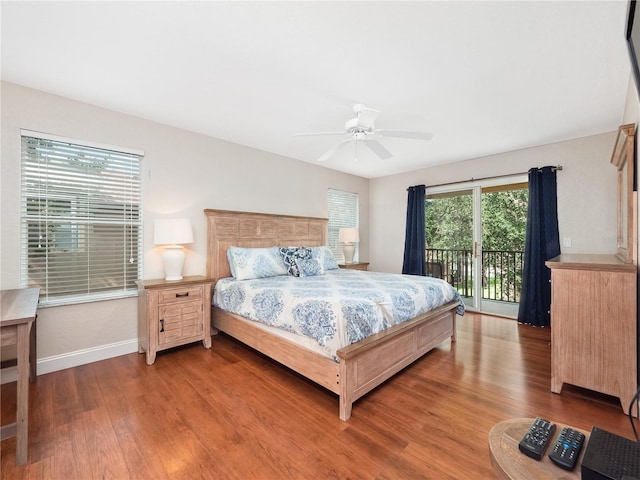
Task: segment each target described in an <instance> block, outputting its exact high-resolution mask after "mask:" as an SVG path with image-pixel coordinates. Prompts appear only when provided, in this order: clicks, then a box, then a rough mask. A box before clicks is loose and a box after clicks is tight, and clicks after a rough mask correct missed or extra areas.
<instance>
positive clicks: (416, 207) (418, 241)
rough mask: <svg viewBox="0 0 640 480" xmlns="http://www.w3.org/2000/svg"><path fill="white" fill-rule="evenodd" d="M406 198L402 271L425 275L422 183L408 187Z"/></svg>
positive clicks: (409, 273) (423, 188)
mask: <svg viewBox="0 0 640 480" xmlns="http://www.w3.org/2000/svg"><path fill="white" fill-rule="evenodd" d="M407 190H408V192H409V193H408V198H407V222H406V231H405V239H404V261H403V263H402V273H403V274H408V275H423V276H424V275H426V263H425V262H426V258H425V248H426V229H425V227H426V225H425V218H424V217H425V192H426V187H425V186H424V185H415V186H413V187H409V188H408V189H407Z"/></svg>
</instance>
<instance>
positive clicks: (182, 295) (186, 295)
mask: <svg viewBox="0 0 640 480" xmlns="http://www.w3.org/2000/svg"><path fill="white" fill-rule="evenodd" d="M188 296H189V292H187V293H176V298H180V297H188Z"/></svg>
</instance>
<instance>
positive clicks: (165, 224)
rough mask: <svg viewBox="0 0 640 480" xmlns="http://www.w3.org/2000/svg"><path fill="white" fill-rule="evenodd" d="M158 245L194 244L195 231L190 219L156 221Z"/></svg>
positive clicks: (155, 236)
mask: <svg viewBox="0 0 640 480" xmlns="http://www.w3.org/2000/svg"><path fill="white" fill-rule="evenodd" d="M153 243H155V244H156V245H184V244H185V243H193V230H192V229H191V222H190V221H189V219H188V218H163V219H160V220H156V223H155V228H154V231H153Z"/></svg>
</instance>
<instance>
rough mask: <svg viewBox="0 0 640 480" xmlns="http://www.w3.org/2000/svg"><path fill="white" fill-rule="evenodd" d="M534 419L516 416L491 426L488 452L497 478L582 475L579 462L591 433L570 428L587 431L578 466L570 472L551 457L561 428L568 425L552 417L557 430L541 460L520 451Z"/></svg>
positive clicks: (543, 479)
mask: <svg viewBox="0 0 640 480" xmlns="http://www.w3.org/2000/svg"><path fill="white" fill-rule="evenodd" d="M534 420H535V419H534V418H513V419H510V420H504V421H502V422H500V423H497V424H496V425H494V427H493V428H492V429H491V432H490V433H489V452H490V455H491V463H492V464H493V468H494V470H495V472H496V475H497V476H498V478H502V479H506V480H531V479H533V478H535V479H536V480H558V479H561V480H565V479H567V480H568V479H578V478H582V475H581V474H580V464H581V463H582V457H583V456H584V451H585V450H586V446H587V442H588V440H589V432H585V431H584V430H580V429H579V428H575V427H571V428H575V430H578V431H579V432H582V433H584V435H585V436H586V439H585V443H584V445H583V447H582V451H581V452H580V457H579V458H578V462H577V463H576V468H575V469H574V470H573V471H571V472H569V471H567V470H564V469H562V468H560V467H558V466H557V465H556V464H555V463H553V462H552V461H551V460H550V459H549V456H548V454H549V452H550V451H551V449H552V448H553V444H554V443H555V442H556V440H557V439H558V436H559V435H560V431H561V430H562V427H565V426H567V425H562V424H559V423H556V422H553V420H551V421H552V422H553V423H556V431H555V432H554V434H553V437H552V439H551V441H550V442H549V444H548V446H547V450H546V451H545V453H544V456H543V457H542V459H541V460H535V459H533V458H530V457H528V456H526V455H525V454H524V453H522V452H521V451H520V449H519V448H518V444H519V443H520V440H521V439H522V437H523V436H524V434H525V433H527V430H528V429H529V427H530V426H531V424H532V423H533V421H534Z"/></svg>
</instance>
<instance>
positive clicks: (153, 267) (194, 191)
mask: <svg viewBox="0 0 640 480" xmlns="http://www.w3.org/2000/svg"><path fill="white" fill-rule="evenodd" d="M0 85H1V94H2V105H1V109H2V110H1V114H2V116H1V120H2V125H1V126H2V130H1V132H2V149H1V157H0V160H1V163H0V165H1V169H0V175H1V178H0V182H1V183H0V186H1V196H0V201H1V205H0V206H1V209H0V211H1V212H2V213H1V217H0V220H1V222H0V227H1V229H0V240H1V242H0V286H1V287H2V288H16V287H19V286H20V280H19V279H20V263H19V255H18V252H19V251H20V233H19V226H20V210H19V203H18V199H19V198H20V186H19V185H20V135H19V133H20V129H21V128H24V129H28V130H35V131H41V132H46V133H50V134H55V135H60V136H65V137H70V138H74V139H78V140H87V141H92V142H97V143H103V144H108V145H113V146H120V147H128V148H134V149H139V150H143V151H144V152H145V157H144V162H143V196H144V212H143V214H144V226H145V233H144V252H145V254H144V275H143V276H144V278H145V279H149V278H157V277H161V276H162V264H161V262H160V258H159V254H160V250H159V249H157V248H155V247H154V246H153V243H152V235H153V234H152V230H153V229H152V226H153V221H154V220H155V219H156V218H158V217H161V216H180V217H183V216H184V217H188V218H190V219H191V221H192V223H193V226H194V235H195V242H194V243H193V244H192V245H190V248H189V250H188V256H187V262H186V265H185V274H187V275H198V274H203V273H204V271H205V262H206V245H205V237H206V225H205V220H204V215H203V214H202V210H203V209H204V208H220V209H231V210H245V211H260V212H268V213H287V214H291V215H310V216H319V217H326V216H327V206H326V191H327V188H337V189H341V190H346V191H351V192H357V193H358V194H359V196H360V226H361V243H360V248H361V254H360V256H361V259H363V260H365V261H366V260H369V261H370V262H371V269H372V270H380V271H389V272H399V271H400V270H401V268H402V257H403V248H404V228H405V212H406V188H407V187H408V186H410V185H416V184H420V183H424V184H426V185H432V184H438V183H444V182H453V181H462V180H468V179H470V178H479V177H485V176H490V175H503V174H510V173H518V172H523V171H526V170H528V169H529V168H531V167H533V166H543V165H557V164H561V165H562V166H563V171H561V172H559V174H558V216H559V223H560V235H561V238H562V237H571V239H572V247H571V249H566V248H563V251H566V252H569V251H571V252H575V253H583V252H593V253H613V252H614V251H615V231H616V225H615V224H616V210H615V169H614V168H613V167H612V166H611V165H610V164H609V158H610V155H611V149H612V147H613V140H614V138H615V132H610V133H606V134H602V135H595V136H592V137H586V138H581V139H577V140H572V141H568V142H561V143H556V144H551V145H544V146H540V147H535V148H529V149H524V150H519V151H516V152H509V153H504V154H500V155H494V156H491V157H486V158H481V159H475V160H468V161H464V162H458V163H456V164H452V165H443V166H439V167H433V168H428V169H423V170H419V171H416V172H410V173H404V174H401V175H394V176H389V177H384V178H378V179H372V180H367V179H364V178H360V177H355V176H352V175H346V174H342V173H339V172H336V171H333V170H329V169H325V168H321V167H318V166H315V165H310V164H307V163H303V162H298V161H294V160H291V159H288V158H285V157H281V156H278V155H274V154H270V153H266V152H262V151H258V150H254V149H251V148H248V147H244V146H241V145H236V144H232V143H229V142H225V141H222V140H218V139H215V138H211V137H206V136H203V135H198V134H195V133H191V132H187V131H184V130H179V129H176V128H172V127H170V126H166V125H161V124H157V123H154V122H150V121H147V120H143V119H140V118H136V117H133V116H128V115H123V114H120V113H117V112H113V111H109V110H105V109H102V108H98V107H95V106H92V105H88V104H84V103H80V102H76V101H72V100H69V99H66V98H62V97H58V96H55V95H50V94H46V93H43V92H39V91H36V90H31V89H28V88H24V87H20V86H17V85H13V84H7V83H2V84H0ZM630 97H631V100H628V104H629V105H630V106H629V105H628V108H627V110H628V111H629V112H630V113H628V115H630V116H633V117H634V118H635V119H637V116H638V114H637V112H638V106H637V104H638V101H637V96H635V90H631V89H630ZM634 121H635V120H634ZM283 172H286V174H285V173H283ZM136 312H137V304H136V299H135V298H130V299H123V300H112V301H105V302H95V303H91V304H82V305H73V306H66V307H52V308H43V309H41V311H40V313H39V317H38V348H39V351H38V356H39V358H40V360H41V364H40V367H39V368H40V372H43V373H44V372H46V371H52V370H55V369H58V368H60V367H61V366H64V365H67V366H72V365H74V364H79V363H82V362H83V359H85V360H87V359H88V360H91V359H100V358H107V357H109V356H112V355H114V354H118V353H126V352H130V351H134V350H135V345H136V342H137V340H136V335H137V331H136V321H137V320H136ZM43 364H44V368H42V367H43Z"/></svg>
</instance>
